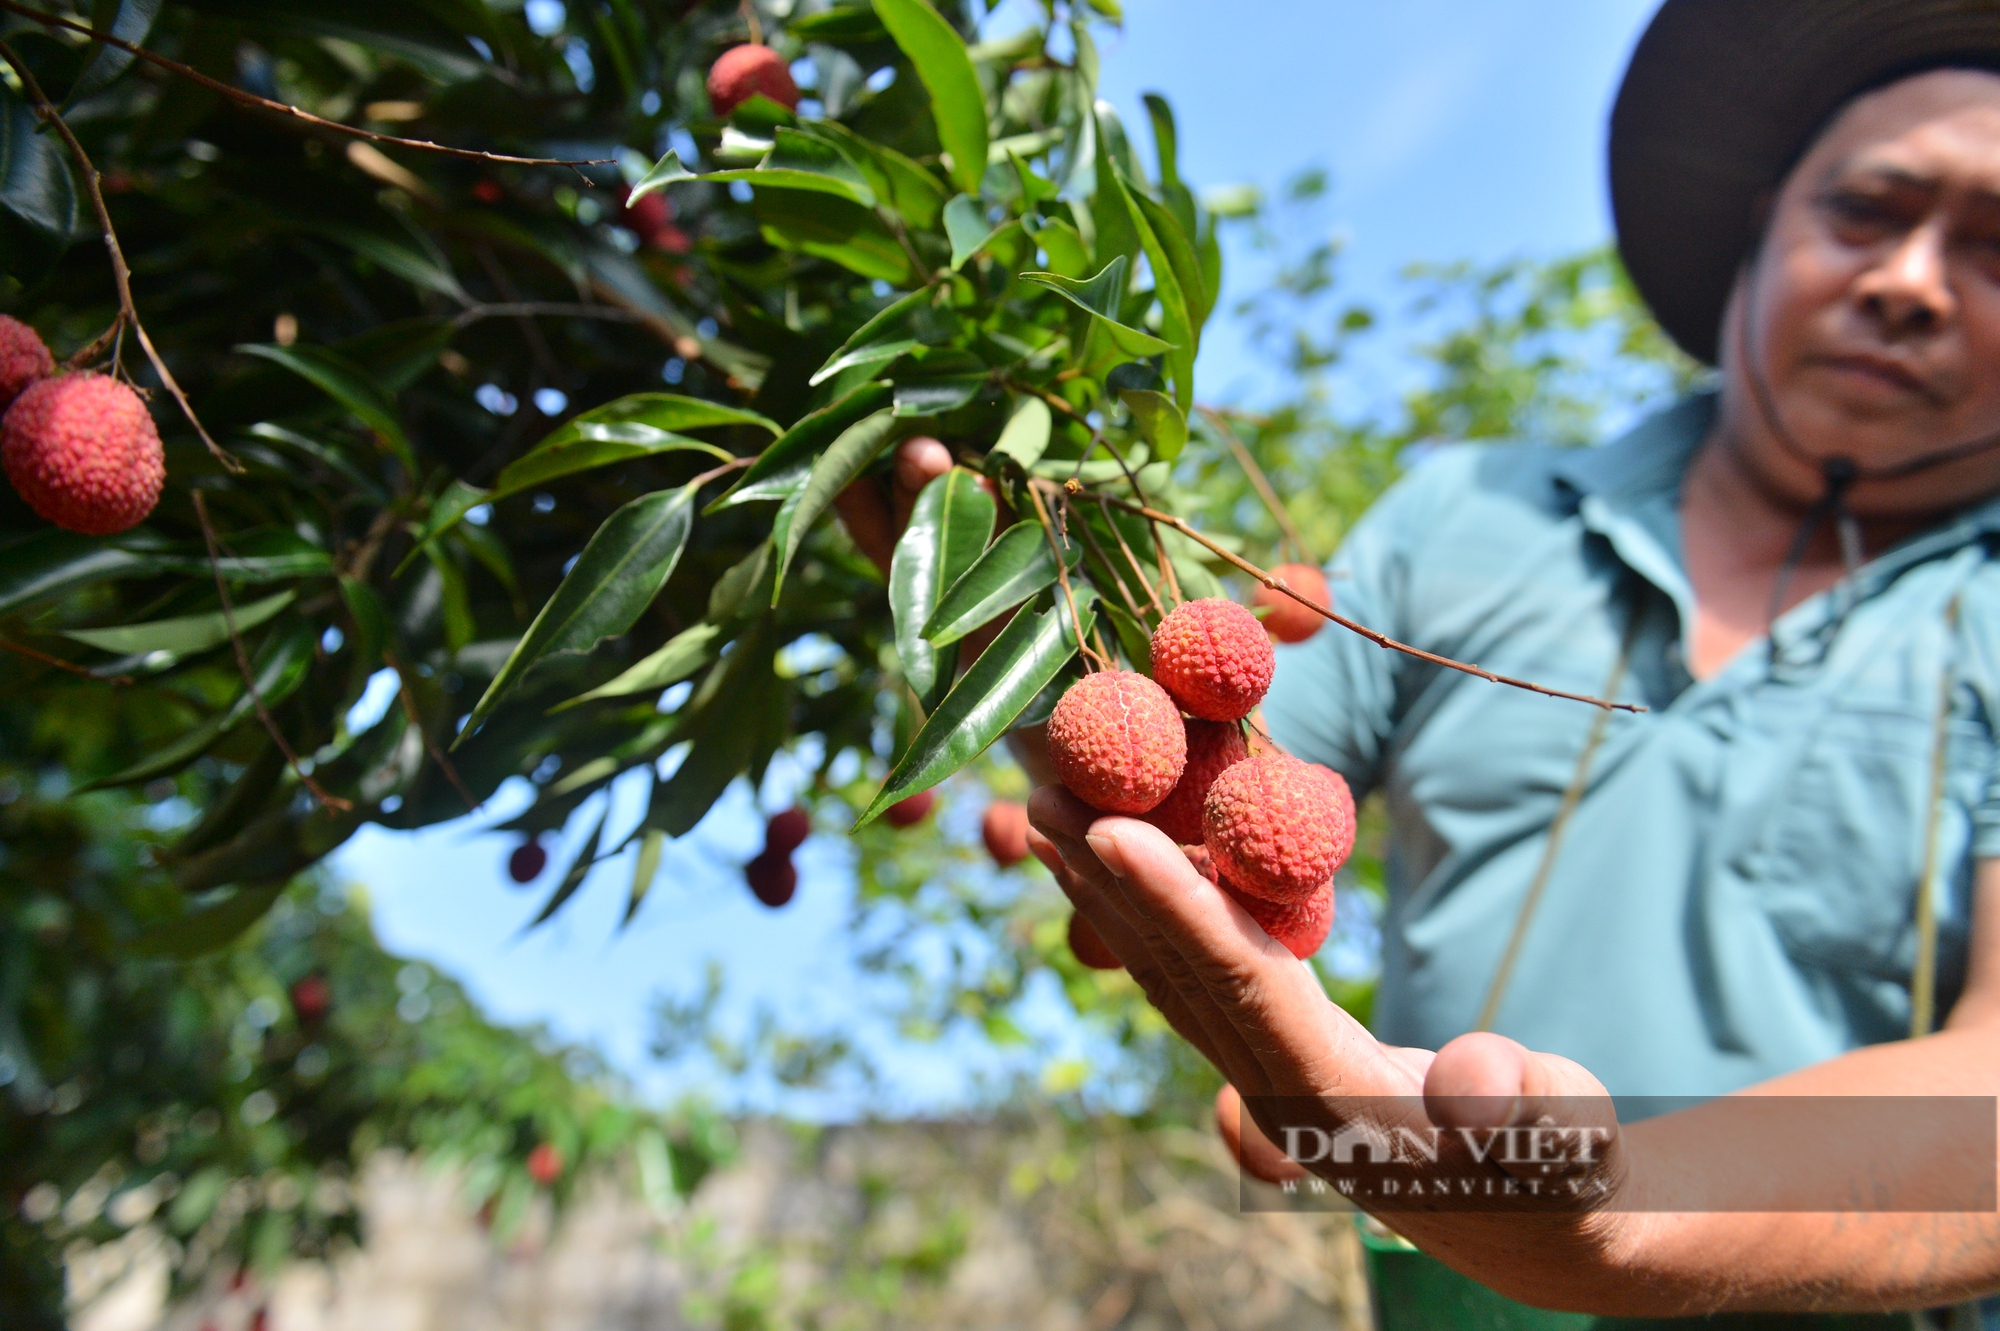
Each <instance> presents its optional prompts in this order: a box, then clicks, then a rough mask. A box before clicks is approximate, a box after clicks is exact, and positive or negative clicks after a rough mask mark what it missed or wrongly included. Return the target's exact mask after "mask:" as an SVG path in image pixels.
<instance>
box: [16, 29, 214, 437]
mask: <svg viewBox="0 0 2000 1331" xmlns="http://www.w3.org/2000/svg"><path fill="white" fill-rule="evenodd" d="M0 6H4V7H5V8H7V9H12V10H17V11H19V10H20V6H18V5H16V4H14V3H13V0H0ZM22 12H26V13H28V14H30V15H31V16H32V15H33V14H34V12H35V11H32V10H28V11H22ZM65 22H67V20H65ZM70 26H72V27H73V26H75V25H74V24H71V25H70ZM85 31H89V29H85ZM0 56H4V57H5V58H6V60H7V63H8V64H10V65H12V66H13V67H14V72H15V73H16V74H19V75H20V76H21V86H22V88H24V89H25V90H26V91H27V94H28V100H29V101H30V102H32V103H34V107H35V114H37V115H39V116H40V117H41V118H42V119H43V120H44V121H46V122H47V123H48V124H49V125H51V126H53V127H54V129H55V131H56V133H58V134H60V135H61V136H62V140H63V142H64V143H66V144H68V145H69V151H70V156H72V157H74V158H76V164H77V166H78V168H79V169H80V170H81V173H82V175H83V184H84V188H85V189H87V190H88V191H89V193H90V206H91V207H92V208H93V209H95V210H96V212H97V224H98V225H99V226H100V227H102V228H103V229H104V248H105V249H106V250H107V251H109V253H110V255H111V276H112V278H113V280H114V281H115V282H116V283H117V285H118V308H119V311H120V313H122V314H123V315H124V316H125V318H126V320H128V321H129V322H130V323H131V325H132V331H133V332H134V333H137V334H138V335H139V345H140V346H141V347H143V348H145V351H146V359H147V360H149V361H151V362H152V363H153V373H155V374H157V375H159V376H160V382H161V383H162V384H164V385H166V389H167V391H168V392H169V393H172V394H173V395H174V401H176V402H178V403H180V407H181V414H182V415H184V416H186V417H187V419H188V424H189V425H192V426H194V432H195V433H196V434H198V435H200V436H201V441H202V442H203V443H204V444H207V445H208V451H209V452H210V453H213V454H214V455H215V459H216V461H218V462H220V463H221V464H222V465H223V466H224V467H225V468H226V469H228V470H229V471H233V472H241V471H242V470H243V464H242V463H241V462H238V461H237V460H236V455H235V454H233V453H231V452H229V451H228V450H227V449H225V448H224V447H223V446H222V445H221V444H218V443H216V442H215V440H214V439H212V438H211V437H210V436H209V433H208V431H207V429H205V428H204V427H203V426H202V423H201V418H200V417H198V416H196V415H195V414H194V404H193V403H191V402H189V401H188V396H187V394H186V393H183V392H182V391H181V386H180V384H179V382H178V381H176V380H175V378H174V374H173V371H172V370H169V369H168V368H167V363H166V362H165V361H164V360H161V359H160V353H159V352H158V351H157V350H155V349H154V347H153V339H152V338H150V337H148V336H146V325H145V324H143V323H141V322H140V321H139V309H138V307H137V306H136V305H134V304H133V303H132V270H131V269H130V268H128V267H127V266H126V264H125V251H124V250H123V249H122V248H121V247H120V246H119V244H118V232H117V231H116V230H115V229H113V227H112V225H111V211H110V209H108V208H106V207H105V206H104V191H103V189H101V188H100V187H99V185H98V179H97V168H96V167H95V166H94V165H92V164H91V160H90V154H89V153H87V152H85V151H84V150H83V144H82V143H80V142H78V141H77V137H76V135H75V133H73V132H72V131H71V130H70V127H69V122H68V121H66V120H64V119H63V118H62V116H61V115H60V114H58V113H57V111H56V108H55V106H54V104H53V103H51V102H50V101H49V99H48V97H47V96H46V95H44V94H43V92H42V85H41V84H40V83H38V82H36V81H35V75H34V71H33V70H30V69H29V68H28V66H27V64H26V62H24V61H23V60H22V59H21V57H20V56H19V55H17V54H16V53H15V51H14V48H13V47H11V46H9V45H8V44H7V43H6V42H4V41H0Z"/></svg>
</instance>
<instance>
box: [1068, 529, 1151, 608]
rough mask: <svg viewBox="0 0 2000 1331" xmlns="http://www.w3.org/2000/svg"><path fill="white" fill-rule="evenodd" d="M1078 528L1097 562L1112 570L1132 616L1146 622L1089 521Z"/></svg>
mask: <svg viewBox="0 0 2000 1331" xmlns="http://www.w3.org/2000/svg"><path fill="white" fill-rule="evenodd" d="M1065 503H1067V500H1065ZM1105 516H1106V518H1107V520H1108V519H1109V517H1110V515H1109V514H1108V513H1107V514H1106V515H1105ZM1076 529H1077V530H1078V531H1080V532H1082V533H1083V543H1084V544H1085V545H1087V546H1089V547H1090V553H1091V554H1093V555H1095V556H1097V562H1098V563H1100V564H1102V565H1104V567H1105V568H1106V569H1108V570H1109V571H1110V573H1111V581H1112V582H1114V583H1116V584H1117V586H1118V595H1119V596H1120V597H1122V598H1123V599H1124V601H1125V608H1126V609H1127V610H1130V611H1131V612H1132V618H1134V619H1136V620H1138V621H1139V622H1140V623H1142V624H1143V623H1145V621H1146V616H1145V615H1144V614H1143V613H1141V612H1140V610H1139V603H1138V602H1137V601H1135V600H1133V599H1132V589H1131V588H1130V587H1127V586H1126V585H1125V579H1124V577H1123V576H1122V575H1121V574H1120V573H1119V572H1118V566H1117V565H1116V564H1114V563H1112V562H1111V559H1110V557H1109V556H1108V555H1106V554H1105V553H1104V547H1103V546H1101V545H1099V544H1098V543H1097V537H1096V536H1094V535H1092V534H1091V530H1090V524H1089V523H1088V522H1079V523H1077V524H1076Z"/></svg>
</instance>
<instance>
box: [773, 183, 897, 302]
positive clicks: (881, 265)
mask: <svg viewBox="0 0 2000 1331" xmlns="http://www.w3.org/2000/svg"><path fill="white" fill-rule="evenodd" d="M751 212H752V213H753V215H755V217H756V218H757V221H758V223H759V225H760V228H761V233H762V235H763V237H764V239H765V240H766V241H767V242H769V243H770V244H772V245H775V246H777V247H778V248H779V249H783V250H797V251H798V252H799V253H801V254H812V255H817V256H818V257H820V258H822V259H830V260H832V261H833V262H834V263H837V264H839V265H840V266H841V267H843V268H846V269H847V270H849V271H850V272H855V273H859V274H860V275H861V276H863V277H867V278H880V279H881V280H883V281H885V282H889V283H891V284H893V285H895V286H900V287H913V286H917V285H919V284H920V283H921V281H922V280H923V278H922V274H920V273H919V272H918V271H917V270H916V268H915V267H914V266H912V264H911V262H910V254H909V251H908V250H906V249H904V248H903V243H902V242H901V241H900V240H898V239H897V238H896V233H895V232H893V231H891V230H890V229H889V227H888V224H887V223H885V222H883V220H882V219H881V218H880V217H877V216H876V215H875V212H874V210H873V209H870V208H864V207H862V206H861V205H860V204H858V203H856V202H854V201H853V200H852V199H848V198H843V197H841V196H840V195H838V194H835V193H822V192H817V191H807V190H803V189H773V190H759V191H758V192H757V195H756V197H755V199H753V200H752V203H751Z"/></svg>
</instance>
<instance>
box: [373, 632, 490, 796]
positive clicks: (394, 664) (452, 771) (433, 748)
mask: <svg viewBox="0 0 2000 1331" xmlns="http://www.w3.org/2000/svg"><path fill="white" fill-rule="evenodd" d="M382 659H383V660H384V661H386V662H388V663H389V668H390V669H391V670H393V671H395V672H396V678H397V679H399V680H401V681H402V682H403V687H402V688H400V689H398V690H396V693H397V696H398V697H400V698H401V699H402V700H403V715H404V716H406V717H408V718H409V720H410V724H411V725H412V726H413V727H415V728H416V732H417V734H418V736H419V737H421V738H422V739H423V741H424V751H425V752H426V753H429V754H430V756H431V760H432V761H433V762H435V763H436V764H437V765H438V770H440V771H442V772H443V773H444V779H445V780H447V781H449V782H451V788H452V789H453V790H455V791H457V792H458V797H459V798H460V799H462V800H464V801H465V807H466V808H467V809H468V810H471V811H473V812H475V813H476V812H478V810H479V801H478V800H476V799H474V798H473V797H472V792H471V791H470V790H468V789H466V786H465V782H463V781H461V780H460V779H459V776H458V769H457V768H456V767H453V766H452V765H451V759H450V758H447V757H446V756H445V752H444V750H443V749H441V748H439V747H438V742H437V740H436V739H435V738H433V737H432V735H431V732H430V731H429V730H428V729H427V728H426V727H425V726H424V718H423V714H422V713H421V712H419V711H417V698H416V689H415V688H414V687H413V686H412V684H411V681H410V674H409V672H408V671H407V670H405V669H403V663H402V661H401V660H399V659H398V658H397V656H396V654H395V653H394V652H384V653H382Z"/></svg>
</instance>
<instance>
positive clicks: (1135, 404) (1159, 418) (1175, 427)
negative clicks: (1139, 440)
mask: <svg viewBox="0 0 2000 1331" xmlns="http://www.w3.org/2000/svg"><path fill="white" fill-rule="evenodd" d="M1118 400H1119V401H1120V402H1123V403H1124V404H1125V406H1126V409H1127V410H1129V411H1130V412H1131V413H1132V420H1133V423H1134V424H1135V425H1136V426H1137V427H1138V430H1139V433H1140V434H1141V435H1142V436H1143V437H1144V438H1145V440H1146V442H1147V443H1149V444H1151V445H1152V446H1153V455H1154V456H1155V457H1157V458H1159V459H1160V460H1161V461H1162V462H1172V461H1173V460H1174V459H1175V458H1177V457H1179V456H1180V455H1181V449H1183V448H1185V447H1186V446H1187V440H1188V425H1187V417H1186V416H1185V415H1183V414H1182V413H1181V409H1180V408H1179V407H1178V406H1176V405H1175V404H1174V400H1173V399H1172V398H1170V397H1168V396H1167V395H1166V394H1165V393H1155V392H1153V391H1152V390H1151V389H1148V388H1128V389H1126V390H1125V391H1124V392H1122V393H1120V394H1119V395H1118Z"/></svg>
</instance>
